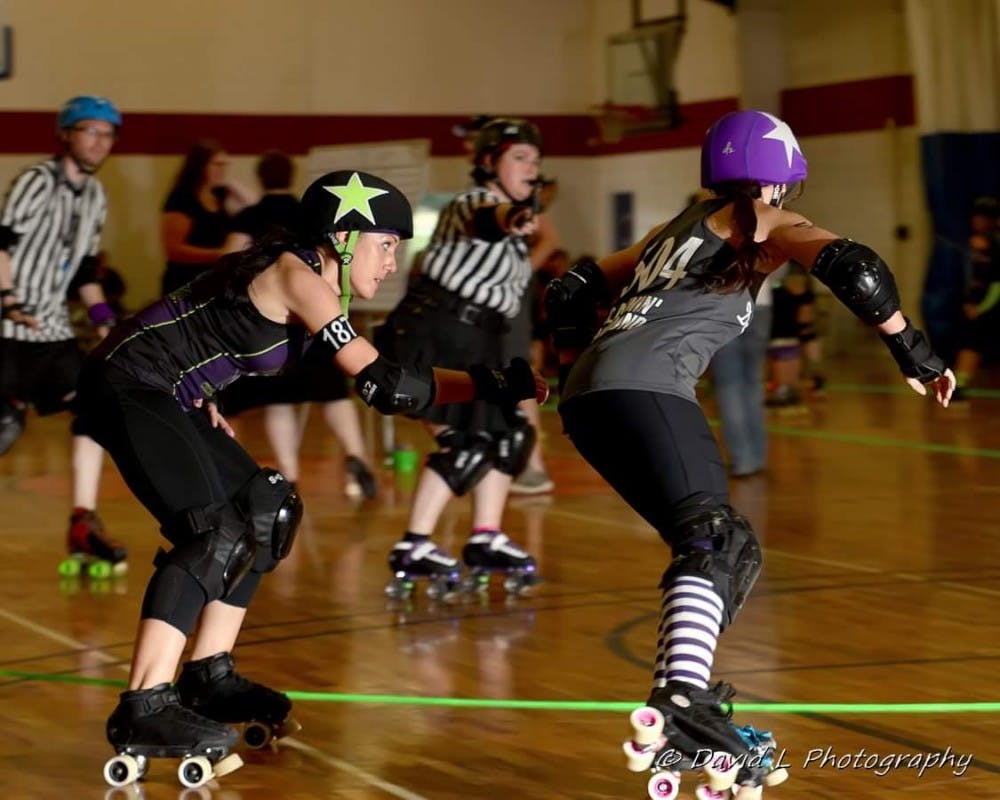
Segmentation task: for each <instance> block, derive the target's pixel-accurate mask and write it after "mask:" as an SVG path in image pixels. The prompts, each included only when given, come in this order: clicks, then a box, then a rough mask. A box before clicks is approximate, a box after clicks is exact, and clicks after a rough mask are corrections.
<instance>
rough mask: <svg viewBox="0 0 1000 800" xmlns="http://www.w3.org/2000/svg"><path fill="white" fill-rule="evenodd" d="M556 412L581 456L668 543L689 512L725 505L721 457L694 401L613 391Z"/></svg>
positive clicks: (726, 495)
mask: <svg viewBox="0 0 1000 800" xmlns="http://www.w3.org/2000/svg"><path fill="white" fill-rule="evenodd" d="M559 413H560V415H561V416H562V419H563V427H564V429H565V431H566V434H567V435H568V436H569V438H570V439H571V440H572V441H573V444H574V445H575V446H576V449H577V450H579V451H580V454H581V455H582V456H583V457H584V458H585V459H586V460H587V462H588V463H589V464H590V465H591V466H592V467H593V468H594V469H596V470H597V471H598V472H599V473H600V475H601V477H602V478H604V480H606V481H607V482H608V483H609V484H610V485H611V488H613V489H614V490H615V491H616V492H618V494H620V495H621V496H622V498H623V499H624V500H625V502H626V503H628V504H629V505H630V506H632V508H634V509H635V510H636V511H637V512H638V513H639V514H640V515H641V516H642V517H643V519H645V520H646V521H647V522H648V523H649V524H650V525H652V526H653V527H654V528H655V529H656V530H657V531H658V532H659V534H660V536H662V537H663V539H664V541H665V542H667V544H671V545H672V544H673V535H672V532H673V526H674V523H675V520H676V518H677V517H678V515H679V514H681V513H683V511H684V509H686V508H690V507H691V506H692V505H702V504H705V503H710V504H712V505H728V503H729V487H728V483H727V481H726V471H725V468H724V467H723V464H722V455H721V453H720V452H719V447H718V445H717V444H716V442H715V437H714V436H712V431H711V430H710V429H709V427H708V422H707V421H706V419H705V415H704V413H702V410H701V408H700V407H699V406H698V404H697V403H693V402H691V401H690V400H685V399H684V398H682V397H675V396H674V395H669V394H662V393H659V392H647V391H632V390H620V389H611V390H606V391H599V392H591V393H589V394H584V395H579V396H577V397H574V398H572V399H571V400H568V401H567V402H566V403H565V404H564V405H562V406H561V407H560V409H559Z"/></svg>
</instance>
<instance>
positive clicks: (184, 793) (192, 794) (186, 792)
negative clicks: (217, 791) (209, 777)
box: [177, 786, 212, 800]
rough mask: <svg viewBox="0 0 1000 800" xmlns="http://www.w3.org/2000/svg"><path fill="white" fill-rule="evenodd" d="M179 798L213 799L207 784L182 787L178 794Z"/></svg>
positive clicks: (179, 799) (192, 799) (180, 799)
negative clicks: (190, 787)
mask: <svg viewBox="0 0 1000 800" xmlns="http://www.w3.org/2000/svg"><path fill="white" fill-rule="evenodd" d="M177 800H212V792H211V790H210V789H209V788H208V787H207V786H199V787H198V788H196V789H182V790H181V791H180V792H179V793H178V795H177Z"/></svg>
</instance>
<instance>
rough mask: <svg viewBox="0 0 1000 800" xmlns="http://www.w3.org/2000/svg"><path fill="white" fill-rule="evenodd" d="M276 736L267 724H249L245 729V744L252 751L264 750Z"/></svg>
mask: <svg viewBox="0 0 1000 800" xmlns="http://www.w3.org/2000/svg"><path fill="white" fill-rule="evenodd" d="M273 736H274V731H273V730H272V728H271V726H270V725H268V724H267V723H266V722H248V723H247V726H246V727H245V728H244V729H243V744H245V745H246V746H247V747H249V748H250V749H251V750H262V749H263V748H265V747H267V745H268V742H270V741H271V738H272V737H273Z"/></svg>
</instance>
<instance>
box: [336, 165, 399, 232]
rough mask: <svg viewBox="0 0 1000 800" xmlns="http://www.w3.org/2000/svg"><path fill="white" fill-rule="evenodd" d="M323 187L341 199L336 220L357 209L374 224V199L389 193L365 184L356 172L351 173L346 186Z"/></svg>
mask: <svg viewBox="0 0 1000 800" xmlns="http://www.w3.org/2000/svg"><path fill="white" fill-rule="evenodd" d="M323 188H324V189H326V190H327V191H328V192H329V193H330V194H332V195H336V196H337V197H338V198H339V199H340V205H339V206H338V207H337V213H336V215H335V216H334V218H333V221H334V222H339V221H340V220H341V219H342V218H343V217H346V216H347V215H348V214H350V213H351V212H352V211H357V212H358V213H359V214H360V215H361V216H362V217H364V218H365V219H367V220H368V221H369V222H370V223H371V224H372V225H374V224H375V215H374V214H373V213H372V200H374V199H375V198H376V197H379V196H380V195H383V194H389V192H387V191H386V190H385V189H373V188H372V187H370V186H365V185H364V184H363V183H362V182H361V176H360V175H358V173H356V172H354V173H352V174H351V177H350V178H348V179H347V183H346V185H344V186H324V187H323Z"/></svg>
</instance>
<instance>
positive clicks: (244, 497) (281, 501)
mask: <svg viewBox="0 0 1000 800" xmlns="http://www.w3.org/2000/svg"><path fill="white" fill-rule="evenodd" d="M237 499H238V502H239V504H240V506H241V508H243V509H244V510H245V511H246V513H247V516H248V517H249V518H250V522H251V524H252V525H253V533H254V537H255V538H256V540H257V556H256V558H255V559H254V565H253V570H254V572H270V571H271V570H272V569H274V568H275V567H276V566H278V562H279V561H281V560H282V559H283V558H284V557H285V556H287V555H288V553H289V552H290V551H291V549H292V543H293V542H294V541H295V534H296V532H297V531H298V529H299V523H300V522H302V498H300V497H299V494H298V492H296V491H295V489H293V488H292V485H291V484H290V483H289V482H288V481H286V480H285V478H284V476H283V475H282V474H281V473H280V472H278V471H277V470H273V469H269V468H265V469H262V470H260V471H258V472H257V473H256V474H255V475H254V476H253V477H252V478H251V479H250V480H249V481H247V483H246V485H245V486H244V487H243V488H242V489H240V492H239V495H238V496H237Z"/></svg>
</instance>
